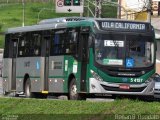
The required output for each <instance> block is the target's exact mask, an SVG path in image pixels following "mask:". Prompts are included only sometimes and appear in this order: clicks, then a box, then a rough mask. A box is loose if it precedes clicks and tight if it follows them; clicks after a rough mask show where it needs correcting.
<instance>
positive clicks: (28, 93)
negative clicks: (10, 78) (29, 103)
mask: <svg viewBox="0 0 160 120" xmlns="http://www.w3.org/2000/svg"><path fill="white" fill-rule="evenodd" d="M24 89H25V90H24V91H25V96H26V98H32V97H33V93H32V92H31V83H30V79H29V78H28V79H27V80H26V82H25V88H24Z"/></svg>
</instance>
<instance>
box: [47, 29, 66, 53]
mask: <svg viewBox="0 0 160 120" xmlns="http://www.w3.org/2000/svg"><path fill="white" fill-rule="evenodd" d="M65 40H66V31H65V29H64V30H57V31H55V33H54V35H53V37H52V38H51V49H50V54H51V55H61V54H64V53H65V52H64V51H65Z"/></svg>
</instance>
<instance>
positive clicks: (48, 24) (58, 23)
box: [6, 17, 149, 34]
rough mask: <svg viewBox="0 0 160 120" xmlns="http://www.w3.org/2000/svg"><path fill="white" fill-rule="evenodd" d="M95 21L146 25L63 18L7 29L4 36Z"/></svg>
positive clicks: (106, 19) (86, 18)
mask: <svg viewBox="0 0 160 120" xmlns="http://www.w3.org/2000/svg"><path fill="white" fill-rule="evenodd" d="M95 21H117V22H136V23H145V24H146V23H148V22H141V21H131V20H123V19H115V18H88V17H66V18H65V17H62V18H53V19H46V20H42V21H40V22H39V24H37V25H32V26H24V27H15V28H9V29H8V30H7V31H6V34H8V33H21V32H31V31H40V30H50V29H58V28H66V27H76V26H80V25H81V26H89V25H90V24H92V23H93V22H95ZM148 24H149V23H148Z"/></svg>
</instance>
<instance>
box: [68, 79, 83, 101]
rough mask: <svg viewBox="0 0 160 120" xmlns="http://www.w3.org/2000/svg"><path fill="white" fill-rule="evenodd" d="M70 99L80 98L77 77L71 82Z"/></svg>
mask: <svg viewBox="0 0 160 120" xmlns="http://www.w3.org/2000/svg"><path fill="white" fill-rule="evenodd" d="M68 97H69V100H78V99H79V98H80V96H79V94H78V93H77V85H76V80H75V78H72V80H71V82H70V83H69V96H68Z"/></svg>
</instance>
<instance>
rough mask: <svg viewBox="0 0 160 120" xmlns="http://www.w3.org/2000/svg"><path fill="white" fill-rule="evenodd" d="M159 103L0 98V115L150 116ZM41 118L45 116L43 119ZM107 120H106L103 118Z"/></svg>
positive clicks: (98, 118) (97, 119) (100, 118)
mask: <svg viewBox="0 0 160 120" xmlns="http://www.w3.org/2000/svg"><path fill="white" fill-rule="evenodd" d="M159 110H160V103H159V102H143V101H139V100H128V99H123V100H115V101H113V102H89V101H66V100H44V99H43V100H41V99H23V98H0V114H1V115H2V116H8V115H10V116H11V115H19V117H22V118H23V119H26V118H27V119H28V117H29V116H30V117H31V118H34V119H43V120H47V119H46V118H47V117H48V119H49V118H50V117H51V118H57V119H59V118H63V119H64V120H66V119H68V120H70V119H75V118H77V117H78V118H79V119H82V118H83V119H84V120H85V119H86V120H89V119H94V120H105V119H106V118H107V117H109V118H112V119H113V118H114V117H115V115H118V114H119V115H154V114H157V115H158V114H160V111H159ZM44 118H45V119H44ZM107 120H108V119H107Z"/></svg>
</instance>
